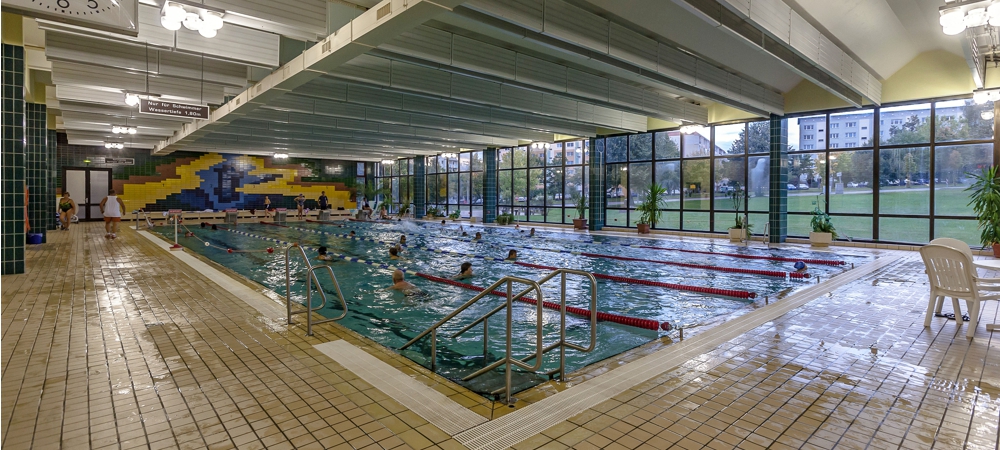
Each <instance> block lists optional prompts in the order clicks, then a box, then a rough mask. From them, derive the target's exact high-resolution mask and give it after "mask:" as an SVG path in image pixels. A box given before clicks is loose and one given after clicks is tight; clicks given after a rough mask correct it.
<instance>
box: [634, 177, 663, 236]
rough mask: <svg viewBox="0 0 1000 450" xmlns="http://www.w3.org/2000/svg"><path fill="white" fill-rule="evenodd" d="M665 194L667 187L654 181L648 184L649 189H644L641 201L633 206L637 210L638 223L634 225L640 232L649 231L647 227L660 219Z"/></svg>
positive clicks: (645, 232) (654, 224)
mask: <svg viewBox="0 0 1000 450" xmlns="http://www.w3.org/2000/svg"><path fill="white" fill-rule="evenodd" d="M666 195H667V189H666V188H664V187H663V186H660V185H659V184H656V183H654V184H651V185H649V190H647V191H646V195H645V197H643V200H642V203H639V206H637V207H636V208H635V210H636V211H638V212H639V223H638V224H636V227H637V228H638V229H639V233H640V234H647V233H649V227H650V226H654V227H655V226H656V222H659V221H660V217H661V216H662V215H663V211H662V210H661V208H662V204H663V200H664V197H666Z"/></svg>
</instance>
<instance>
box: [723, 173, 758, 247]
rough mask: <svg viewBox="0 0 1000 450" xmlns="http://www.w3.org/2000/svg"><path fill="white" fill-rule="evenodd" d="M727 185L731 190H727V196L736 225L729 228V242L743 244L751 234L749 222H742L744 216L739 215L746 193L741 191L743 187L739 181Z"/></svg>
mask: <svg viewBox="0 0 1000 450" xmlns="http://www.w3.org/2000/svg"><path fill="white" fill-rule="evenodd" d="M729 185H730V187H731V188H732V189H730V190H729V193H728V194H727V195H729V198H730V199H732V201H733V211H735V212H736V224H735V225H733V226H732V227H730V228H729V242H743V241H745V240H746V239H747V236H748V235H750V233H751V232H752V231H751V226H750V221H749V220H747V221H744V220H743V217H744V216H743V215H741V214H740V211H741V210H742V209H743V207H744V204H745V203H746V198H747V193H746V191H745V190H743V186H742V185H740V182H739V181H733V182H731V183H730V184H729Z"/></svg>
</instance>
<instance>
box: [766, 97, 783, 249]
mask: <svg viewBox="0 0 1000 450" xmlns="http://www.w3.org/2000/svg"><path fill="white" fill-rule="evenodd" d="M770 185H771V189H770V190H771V192H770V196H771V197H770V199H769V200H768V203H769V204H768V210H769V213H768V224H769V225H768V226H769V227H770V235H771V237H770V241H771V243H775V244H777V243H781V242H785V238H787V237H788V120H786V119H782V118H781V117H780V116H776V115H774V114H772V115H771V180H770Z"/></svg>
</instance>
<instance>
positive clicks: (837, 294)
mask: <svg viewBox="0 0 1000 450" xmlns="http://www.w3.org/2000/svg"><path fill="white" fill-rule="evenodd" d="M102 236H103V227H102V226H101V224H81V225H78V226H74V227H72V231H70V232H53V233H51V234H50V235H49V242H50V243H48V244H45V245H43V246H37V247H31V248H29V251H28V252H27V267H28V272H27V273H26V274H24V275H16V276H4V277H3V278H2V279H0V281H2V294H3V296H2V298H3V299H2V308H3V312H2V327H3V328H2V333H3V339H2V362H3V379H2V428H0V433H2V446H3V448H4V449H19V448H38V449H48V448H68V449H77V448H150V449H160V448H206V447H207V448H220V449H221V448H277V449H280V448H337V449H340V448H343V449H348V448H357V449H362V448H364V449H369V448H370V449H378V448H387V449H388V448H414V449H423V448H445V449H449V448H465V447H464V446H463V445H462V444H461V443H460V442H459V441H458V440H456V439H454V438H453V437H452V436H449V435H448V434H447V433H445V432H444V431H442V430H441V429H440V428H438V427H436V426H434V425H432V424H430V423H428V422H427V421H426V420H424V419H423V418H421V417H420V416H419V415H417V414H415V413H414V412H413V411H410V410H408V409H407V408H406V407H404V406H402V404H401V403H399V402H397V401H396V400H393V399H391V398H389V396H387V395H386V394H385V393H383V392H381V391H379V390H378V389H376V388H374V387H373V386H372V385H371V384H369V383H368V382H366V381H365V380H363V379H361V378H359V377H358V376H356V375H355V374H353V373H351V372H350V371H348V370H346V369H344V368H343V367H341V366H340V365H338V364H337V363H336V362H334V360H333V359H331V358H329V357H327V356H326V355H325V354H323V353H322V352H321V351H319V350H317V349H316V348H315V347H314V346H315V345H317V344H320V343H323V342H329V341H334V340H338V339H343V340H345V341H347V342H350V343H351V344H354V345H356V346H358V347H361V348H364V349H365V350H368V351H369V353H371V354H373V355H376V356H377V357H378V358H379V359H381V360H382V361H384V362H387V363H388V364H389V365H391V366H392V367H395V368H397V369H398V370H400V371H401V372H403V373H406V374H409V375H412V376H414V378H415V379H416V380H418V381H420V382H421V383H423V384H424V385H427V386H430V387H431V388H433V389H435V390H437V391H438V392H441V393H442V394H444V395H445V396H447V397H448V398H450V399H451V400H453V401H454V402H455V403H457V404H458V405H461V406H462V407H466V408H469V409H470V410H471V411H474V412H476V413H478V414H479V415H481V416H483V417H484V418H487V419H495V418H497V417H501V416H504V415H505V414H519V413H520V412H521V411H524V408H523V405H529V404H532V402H534V401H537V400H538V399H539V398H545V397H546V396H551V393H552V392H554V391H559V390H563V389H565V387H564V386H561V385H556V384H549V385H543V386H542V387H540V388H536V390H534V391H532V392H529V393H526V394H524V395H522V396H521V397H522V401H521V402H519V405H518V408H512V409H509V408H506V407H505V406H503V405H494V404H492V403H490V402H487V401H485V400H484V399H483V398H481V397H479V396H477V395H475V394H472V393H469V392H466V391H464V390H462V389H461V388H458V387H457V386H455V385H453V384H450V383H448V382H445V381H442V380H440V379H438V378H436V377H435V376H432V375H429V374H428V373H427V371H425V370H423V369H421V368H419V367H415V366H414V365H413V364H412V363H409V361H408V360H405V359H403V358H400V357H398V356H396V355H394V354H392V353H391V352H387V351H384V350H380V349H377V348H373V346H372V345H370V344H369V343H366V342H365V341H363V340H362V339H360V338H358V337H357V336H355V335H354V334H353V333H351V332H348V331H343V330H342V329H341V328H340V327H337V326H330V325H323V326H320V327H317V329H316V335H315V336H313V337H306V336H305V335H304V334H305V333H304V330H303V327H302V326H299V325H295V326H288V325H286V324H285V323H284V321H283V316H282V315H281V314H278V313H277V312H274V313H269V312H267V310H266V308H265V312H263V313H262V312H261V311H260V310H259V309H258V308H255V307H253V306H251V304H250V303H248V302H247V301H245V300H246V299H245V298H244V297H241V296H238V295H236V294H233V293H232V292H230V291H229V290H227V289H224V288H223V287H221V286H220V285H219V284H217V283H216V280H215V279H212V278H210V277H209V276H207V275H206V274H204V273H201V272H197V271H194V270H192V269H191V268H190V267H189V266H187V265H185V264H184V263H182V262H180V261H179V260H177V259H176V258H174V257H172V256H170V255H169V254H168V253H167V252H166V251H164V250H163V249H162V248H160V247H159V246H158V245H157V244H156V243H154V242H152V241H150V240H148V239H146V238H143V237H141V236H139V235H138V234H137V233H135V232H134V231H124V232H122V233H121V234H120V236H121V237H120V238H119V239H117V240H115V241H106V240H105V239H103V237H102ZM854 251H861V250H854ZM881 254H883V255H891V256H893V257H898V259H897V260H896V261H894V262H892V263H890V264H888V265H887V266H886V267H883V268H880V269H877V270H875V271H873V272H871V273H866V274H864V275H863V276H861V277H860V278H859V279H858V280H857V281H853V282H850V283H848V284H846V285H844V286H842V287H838V288H836V289H834V290H833V292H831V293H829V294H827V295H824V296H821V297H820V298H817V299H815V300H813V301H810V302H808V303H807V304H805V306H803V307H799V308H795V309H793V310H791V311H790V312H788V313H785V314H783V315H781V316H779V317H777V318H776V319H774V320H770V321H768V322H765V323H764V324H763V325H760V326H757V327H754V328H752V329H750V330H749V331H747V332H744V333H742V334H739V335H738V336H737V337H736V338H733V339H729V340H726V341H725V342H724V343H722V345H720V346H718V347H715V348H714V349H713V350H710V351H708V352H704V353H701V354H699V355H698V356H696V357H694V358H691V359H689V360H687V362H685V363H683V364H681V365H680V366H675V367H663V368H662V369H663V371H662V373H660V374H659V375H656V376H655V377H653V378H652V379H649V380H648V381H645V382H642V383H640V384H638V385H636V386H634V387H632V388H631V389H627V390H625V391H624V392H622V393H620V394H618V395H616V396H614V397H612V398H609V399H601V400H602V401H600V402H599V403H597V404H596V406H593V407H591V408H589V409H585V410H582V411H580V412H579V413H578V414H577V415H576V416H574V417H572V418H570V419H569V420H567V421H564V422H561V423H558V424H556V425H555V426H552V427H550V428H548V429H547V430H545V431H543V432H542V433H539V434H536V435H534V436H530V437H528V436H525V437H526V439H523V440H519V442H518V443H516V444H515V445H514V447H515V448H519V449H534V448H546V449H560V448H576V449H591V448H615V449H631V448H642V449H666V448H680V449H698V448H713V449H729V448H745V449H750V448H879V449H881V448H902V449H925V448H942V449H953V448H969V449H995V448H998V447H1000V441H998V432H997V431H998V425H1000V400H998V396H1000V334H997V333H994V334H996V336H993V335H992V334H991V333H989V332H987V331H986V328H985V324H986V323H994V322H997V321H998V320H1000V317H998V314H997V305H996V303H995V302H991V303H987V304H986V305H985V307H984V313H983V318H982V319H981V324H980V326H979V328H978V329H977V330H976V337H975V339H974V340H972V341H969V340H967V339H966V338H965V330H966V327H965V326H962V327H957V326H956V323H955V322H954V321H949V320H946V319H943V318H935V319H934V321H933V323H932V326H931V328H924V327H923V312H924V308H925V306H926V302H927V300H926V295H927V286H926V277H925V276H924V275H923V264H922V263H921V262H920V259H919V256H918V255H917V254H916V253H912V252H894V251H885V250H882V253H881ZM777 304H780V302H779V303H776V304H772V306H775V305H777ZM271 306H272V307H273V306H275V305H273V304H272V305H271ZM945 308H946V309H950V306H948V305H946V306H945ZM280 309H281V308H277V309H275V311H278V310H280ZM766 310H767V308H763V309H761V310H759V311H766ZM708 333H711V331H708V332H706V334H708ZM676 347H680V346H672V345H667V346H666V347H665V348H663V349H661V350H658V351H661V352H670V351H673V350H672V349H673V348H676ZM647 353H648V352H647ZM615 365H616V363H608V364H605V365H604V366H603V368H601V369H598V370H596V371H594V372H606V371H608V370H609V369H610V370H611V372H610V373H612V374H613V373H614V370H617V369H612V367H614V366H615ZM587 377H588V376H583V375H577V378H579V379H576V380H574V382H575V383H577V384H579V382H580V381H582V380H583V379H586V378H587ZM571 384H572V383H571Z"/></svg>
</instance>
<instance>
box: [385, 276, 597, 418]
mask: <svg viewBox="0 0 1000 450" xmlns="http://www.w3.org/2000/svg"><path fill="white" fill-rule="evenodd" d="M566 275H582V276H585V277H587V278H588V279H589V280H590V311H591V314H590V343H589V344H588V345H587V346H583V345H578V344H574V343H572V342H569V341H567V340H566ZM556 276H560V281H561V283H560V303H559V304H560V308H559V316H560V321H559V340H558V341H556V342H554V343H552V344H549V345H547V346H546V345H544V343H543V340H542V338H543V333H542V313H543V311H542V308H543V303H544V299H543V295H542V289H541V285H542V284H545V283H546V282H548V281H550V280H552V279H553V278H555V277H556ZM515 282H516V283H520V284H525V285H527V286H528V287H527V288H526V289H524V290H522V291H521V292H518V293H516V294H515V293H514V292H513V284H514V283H515ZM504 284H506V285H507V296H506V298H507V301H506V302H504V303H503V304H501V305H499V306H497V307H496V308H493V309H492V310H490V311H489V312H487V313H486V314H483V315H482V316H480V317H479V318H478V319H476V320H474V321H472V323H470V324H468V325H466V326H465V327H463V328H462V329H461V330H459V331H458V332H456V333H455V334H453V335H452V336H451V337H452V338H453V339H454V338H457V337H458V336H460V335H462V334H463V333H465V332H466V331H469V330H470V329H472V328H473V327H475V326H476V325H479V324H480V323H482V324H483V356H485V355H486V354H487V352H488V349H489V319H490V317H492V316H493V315H495V314H497V313H499V312H500V311H503V310H504V309H506V310H507V329H506V335H505V339H506V342H505V345H506V354H505V355H504V358H502V359H500V360H497V361H495V362H493V363H492V364H489V365H487V366H486V367H483V368H482V369H480V370H477V371H475V372H473V373H471V374H469V375H467V376H465V377H464V378H463V380H464V381H469V380H471V379H474V378H476V377H479V376H482V375H484V374H486V373H488V372H490V371H492V370H494V369H496V368H498V367H500V366H504V369H505V377H506V380H505V381H506V383H505V386H504V388H501V389H498V390H495V391H493V392H492V393H493V394H499V393H501V392H504V393H505V395H506V402H507V403H508V404H509V403H510V401H511V376H512V373H513V372H512V370H511V369H512V368H513V366H518V367H521V368H522V369H526V370H529V371H532V372H537V371H538V370H539V369H541V366H542V356H543V355H544V354H545V353H547V352H549V351H552V350H554V349H556V348H558V349H559V369H556V370H553V371H550V372H546V373H545V374H546V375H548V376H550V377H551V376H552V375H554V374H556V373H558V374H559V377H560V380H561V381H565V373H566V349H567V348H569V349H573V350H578V351H581V352H585V353H586V352H590V351H592V350H593V349H594V346H595V345H596V342H597V310H596V308H597V279H596V278H594V276H593V275H592V274H590V273H589V272H584V271H580V270H573V269H557V270H555V271H553V272H551V273H549V274H548V275H546V276H544V277H542V278H540V279H539V280H537V281H532V280H527V279H524V278H519V277H514V276H507V277H504V278H501V279H499V280H497V281H496V282H495V283H493V284H492V285H490V286H489V287H487V288H486V289H484V290H483V291H482V292H480V293H479V294H478V295H476V296H475V297H473V298H472V299H470V300H469V301H467V302H465V303H464V304H463V305H462V306H459V307H458V308H457V309H455V310H454V311H452V312H451V313H450V314H448V315H447V316H445V317H444V318H443V319H441V320H439V321H438V322H437V323H435V324H434V325H432V326H431V327H430V328H428V329H427V330H425V331H424V332H422V333H420V334H419V335H417V336H416V337H415V338H413V339H411V340H410V341H409V342H407V343H406V344H404V345H403V346H402V347H400V350H404V349H406V348H407V347H410V346H411V345H413V344H415V343H416V342H417V341H419V340H421V339H423V338H424V337H426V336H427V335H428V334H430V336H431V370H434V369H435V367H436V364H437V361H436V360H437V329H438V328H439V327H441V326H442V325H444V324H445V323H447V322H448V321H450V320H451V319H452V318H454V317H455V316H457V315H458V314H460V313H461V312H462V311H465V310H466V309H467V308H469V307H470V306H472V305H473V304H475V303H476V302H478V301H479V300H480V299H482V298H484V297H486V296H488V295H490V294H491V293H492V292H493V291H494V290H495V289H497V288H499V287H500V286H503V285H504ZM531 291H535V292H536V293H537V294H538V295H537V298H536V299H535V301H536V308H537V312H536V314H535V326H536V331H535V352H534V353H533V354H531V355H529V356H528V357H526V358H524V359H517V358H514V357H513V355H512V351H511V337H512V329H511V327H512V320H511V319H512V310H513V308H511V305H512V304H513V302H514V301H515V300H517V299H520V298H522V297H524V296H525V295H527V294H528V293H529V292H531ZM531 360H534V364H529V363H528V362H529V361H531Z"/></svg>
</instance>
